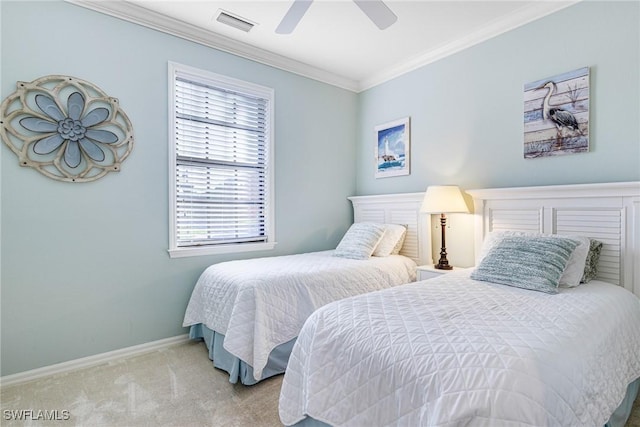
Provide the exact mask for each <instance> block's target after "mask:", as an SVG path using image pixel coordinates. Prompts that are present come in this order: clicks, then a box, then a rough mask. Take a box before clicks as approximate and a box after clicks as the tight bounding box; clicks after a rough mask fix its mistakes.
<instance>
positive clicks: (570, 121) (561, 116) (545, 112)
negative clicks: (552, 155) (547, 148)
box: [536, 81, 582, 134]
mask: <svg viewBox="0 0 640 427" xmlns="http://www.w3.org/2000/svg"><path fill="white" fill-rule="evenodd" d="M544 88H546V89H548V91H547V94H546V95H545V97H544V100H543V101H542V117H543V118H544V119H548V120H551V121H552V122H553V123H554V124H555V125H556V128H558V132H560V131H561V130H562V128H566V129H569V130H571V131H577V132H579V133H580V134H582V131H581V130H580V127H579V126H578V121H577V120H576V118H575V116H574V115H573V114H571V113H570V112H569V111H566V110H563V109H562V108H559V107H552V106H551V105H549V100H550V99H551V96H552V95H553V94H554V93H555V92H556V90H557V86H556V84H555V83H554V82H552V81H549V82H547V83H545V84H543V85H542V86H540V87H538V88H537V89H536V90H538V89H544Z"/></svg>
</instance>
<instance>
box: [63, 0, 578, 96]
mask: <svg viewBox="0 0 640 427" xmlns="http://www.w3.org/2000/svg"><path fill="white" fill-rule="evenodd" d="M65 1H66V2H67V3H71V4H74V5H77V6H81V7H84V8H87V9H91V10H94V11H96V12H100V13H104V14H106V15H109V16H113V17H115V18H119V19H123V20H125V21H129V22H133V23H135V24H139V25H142V26H145V27H148V28H152V29H154V30H158V31H161V32H164V33H167V34H171V35H174V36H176V37H180V38H183V39H185V40H189V41H192V42H195V43H199V44H202V45H204V46H208V47H211V48H214V49H217V50H221V51H224V52H227V53H230V54H233V55H236V56H239V57H242V58H245V59H249V60H252V61H255V62H259V63H261V64H265V65H269V66H272V67H275V68H279V69H281V70H284V71H288V72H291V73H294V74H298V75H300V76H303V77H308V78H311V79H314V80H317V81H320V82H323V83H327V84H330V85H332V86H336V87H339V88H342V89H346V90H349V91H352V92H356V93H358V92H362V91H364V90H367V89H370V88H372V87H374V86H377V85H379V84H382V83H385V82H387V81H389V80H391V79H394V78H396V77H399V76H401V75H403V74H406V73H408V72H410V71H413V70H416V69H418V68H420V67H423V66H425V65H428V64H431V63H433V62H436V61H438V60H440V59H443V58H446V57H447V56H450V55H453V54H455V53H458V52H460V51H462V50H464V49H467V48H469V47H472V46H474V45H477V44H479V43H482V42H484V41H486V40H488V39H491V38H493V37H496V36H499V35H501V34H504V33H506V32H508V31H511V30H513V29H515V28H518V27H520V26H523V25H526V24H528V23H530V22H533V21H535V20H537V19H540V18H543V17H545V16H547V15H550V14H552V13H555V12H558V11H559V10H562V9H564V8H567V7H569V6H572V5H574V4H576V3H579V2H580V1H582V0H569V1H566V2H565V1H563V2H556V1H540V2H536V3H535V4H530V5H528V6H527V7H524V8H522V9H518V10H517V11H515V12H513V13H511V14H509V15H508V16H506V17H504V18H502V19H499V20H496V21H494V22H493V23H492V24H491V25H489V26H485V27H483V28H481V29H480V30H478V31H476V32H474V33H472V34H469V35H468V36H466V37H463V38H459V39H457V40H454V41H453V42H451V43H448V44H445V45H443V46H441V47H440V48H438V49H434V50H431V51H428V52H426V53H424V54H422V55H419V56H416V57H414V58H411V59H409V60H408V61H405V62H404V63H402V64H400V65H398V66H394V67H390V68H386V69H384V70H382V71H381V72H379V73H375V74H373V75H372V76H371V77H367V78H365V79H362V80H360V81H358V80H355V79H350V78H347V77H345V76H341V75H338V74H335V73H332V72H329V71H326V70H323V69H320V68H317V67H314V66H312V65H309V64H306V63H304V62H300V61H296V60H294V59H291V58H287V57H285V56H282V55H279V54H276V53H273V52H269V51H266V50H264V49H260V48H257V47H255V46H251V45H249V44H247V43H243V42H240V41H237V40H233V39H231V38H229V37H226V36H223V35H220V34H217V33H214V32H211V31H206V30H204V29H201V28H199V27H195V26H193V25H189V24H187V23H185V22H183V21H180V20H178V19H174V18H170V17H168V16H165V15H162V14H160V13H157V12H155V11H152V10H149V9H145V8H143V7H140V6H138V5H136V4H133V3H130V2H128V1H100V0H65Z"/></svg>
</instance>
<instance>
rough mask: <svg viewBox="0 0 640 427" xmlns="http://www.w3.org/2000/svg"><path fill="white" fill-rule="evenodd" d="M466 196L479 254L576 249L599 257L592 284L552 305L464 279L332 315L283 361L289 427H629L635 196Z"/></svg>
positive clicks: (561, 294)
mask: <svg viewBox="0 0 640 427" xmlns="http://www.w3.org/2000/svg"><path fill="white" fill-rule="evenodd" d="M469 193H470V194H471V195H472V196H473V197H474V202H475V212H476V218H477V223H476V248H477V250H476V254H479V253H480V252H481V251H480V248H481V245H482V241H483V239H484V237H485V236H486V235H487V234H489V233H490V232H492V231H496V230H515V231H524V232H542V233H547V234H571V235H582V236H586V237H589V238H595V239H598V240H599V241H601V242H603V243H604V246H603V249H602V254H601V256H600V261H599V263H598V275H597V277H596V279H595V280H592V281H591V282H589V283H586V284H582V285H580V286H577V287H574V288H561V289H560V290H559V291H558V293H557V294H555V295H552V294H547V293H543V292H539V291H533V290H528V289H521V288H518V287H513V286H506V285H502V284H496V283H491V282H487V281H484V280H473V279H471V278H470V275H471V274H472V272H473V271H474V270H473V269H470V270H465V271H460V272H458V273H449V274H447V275H444V276H442V277H439V278H436V279H432V280H430V281H425V282H416V283H412V284H407V285H403V286H399V287H395V288H393V289H386V290H382V291H379V292H374V293H369V294H366V295H361V296H356V297H353V298H348V299H344V300H341V301H337V302H334V303H331V304H328V305H326V306H324V307H322V308H321V309H319V310H317V311H316V312H315V313H314V314H313V315H312V316H310V317H309V319H308V320H307V322H306V323H305V325H304V327H303V328H302V330H301V332H300V334H299V337H298V340H297V342H296V345H295V346H294V349H293V352H292V354H291V358H290V360H289V366H288V368H287V372H286V373H285V377H284V380H283V386H282V391H281V396H280V417H281V419H282V421H283V423H284V424H285V425H293V424H300V425H326V424H328V425H332V426H341V425H346V426H364V425H366V426H383V425H402V426H405V425H406V426H416V425H433V426H457V425H474V426H475V425H478V426H556V425H558V426H586V425H592V426H600V425H605V423H607V425H622V424H620V423H624V416H625V414H624V412H625V411H623V409H627V411H626V414H627V415H628V409H629V408H630V405H629V400H631V402H632V401H633V398H634V397H635V394H637V390H638V384H639V383H640V382H639V381H638V378H639V377H640V357H638V355H639V354H640V300H639V299H638V295H640V287H639V283H638V282H639V280H640V275H639V270H638V269H639V265H640V262H639V261H640V260H639V256H640V254H639V249H640V233H639V230H640V183H618V184H594V185H575V186H551V187H531V188H517V189H493V190H476V191H469ZM634 292H635V295H634ZM625 399H626V400H625ZM620 413H623V414H622V418H618V417H619V414H620Z"/></svg>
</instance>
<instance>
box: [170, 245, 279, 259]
mask: <svg viewBox="0 0 640 427" xmlns="http://www.w3.org/2000/svg"><path fill="white" fill-rule="evenodd" d="M276 244H277V243H276V242H271V243H243V244H238V245H219V246H201V247H191V248H173V249H169V251H168V252H169V257H170V258H185V257H192V256H202V255H216V254H230V253H239V252H253V251H268V250H271V249H273V248H275V246H276Z"/></svg>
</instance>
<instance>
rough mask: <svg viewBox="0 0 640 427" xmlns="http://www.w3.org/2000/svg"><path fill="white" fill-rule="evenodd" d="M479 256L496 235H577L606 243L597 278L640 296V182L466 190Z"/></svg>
mask: <svg viewBox="0 0 640 427" xmlns="http://www.w3.org/2000/svg"><path fill="white" fill-rule="evenodd" d="M467 193H469V194H470V195H471V196H472V197H473V200H474V207H475V217H476V219H475V239H474V240H475V253H476V257H477V256H478V254H479V252H480V247H481V246H482V241H483V239H484V237H485V236H486V235H487V233H489V232H491V231H493V230H518V231H535V232H542V233H552V234H573V235H581V236H586V237H590V238H593V239H596V240H599V241H601V242H603V244H604V245H603V247H602V254H601V256H600V261H599V264H598V278H599V279H602V280H604V281H607V282H611V283H615V284H617V285H620V286H623V287H625V288H626V289H628V290H630V291H631V292H634V293H635V294H636V295H638V296H640V182H617V183H603V184H579V185H553V186H544V187H519V188H493V189H482V190H467Z"/></svg>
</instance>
